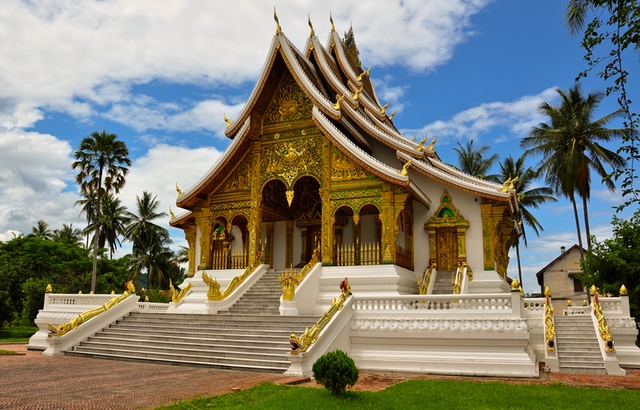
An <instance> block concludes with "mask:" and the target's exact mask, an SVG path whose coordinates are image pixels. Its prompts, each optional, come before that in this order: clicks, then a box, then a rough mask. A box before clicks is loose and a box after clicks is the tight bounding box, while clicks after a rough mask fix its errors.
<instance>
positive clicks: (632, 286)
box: [578, 210, 640, 318]
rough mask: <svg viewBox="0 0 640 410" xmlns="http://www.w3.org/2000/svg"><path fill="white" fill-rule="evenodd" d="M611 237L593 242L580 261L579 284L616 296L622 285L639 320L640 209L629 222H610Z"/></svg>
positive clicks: (616, 220)
mask: <svg viewBox="0 0 640 410" xmlns="http://www.w3.org/2000/svg"><path fill="white" fill-rule="evenodd" d="M611 224H612V226H613V229H612V231H613V232H612V233H613V235H612V237H611V239H605V240H604V241H602V242H598V241H597V240H596V241H594V243H593V246H592V248H591V249H588V250H587V252H586V257H585V259H584V261H582V264H581V265H582V271H583V274H582V275H579V276H578V277H579V279H580V280H581V281H582V284H583V285H585V286H587V287H591V286H592V285H596V286H597V287H599V288H600V289H601V291H602V292H603V293H611V294H614V295H617V294H618V293H619V291H620V287H621V286H622V285H625V286H626V288H627V290H628V292H629V304H630V308H631V316H633V317H636V318H637V317H640V252H638V249H640V210H638V211H636V212H635V213H634V214H633V216H632V217H631V218H629V220H623V219H620V218H618V217H616V216H614V217H613V221H612V222H611Z"/></svg>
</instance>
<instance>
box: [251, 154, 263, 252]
mask: <svg viewBox="0 0 640 410" xmlns="http://www.w3.org/2000/svg"><path fill="white" fill-rule="evenodd" d="M260 157H261V156H260V142H254V143H253V147H252V151H251V171H252V172H251V198H252V199H251V210H250V215H249V265H251V264H252V263H259V262H260V261H259V258H262V257H264V255H260V252H261V251H262V249H259V248H260V238H261V228H262V186H261V185H260V175H261V173H260V159H261V158H260Z"/></svg>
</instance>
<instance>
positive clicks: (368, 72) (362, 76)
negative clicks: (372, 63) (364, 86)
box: [357, 67, 371, 82]
mask: <svg viewBox="0 0 640 410" xmlns="http://www.w3.org/2000/svg"><path fill="white" fill-rule="evenodd" d="M369 74H371V67H369V68H367V69H366V70H365V71H363V72H361V73H360V75H359V76H358V78H357V80H358V81H359V82H362V79H363V78H364V76H365V75H366V76H368V75H369Z"/></svg>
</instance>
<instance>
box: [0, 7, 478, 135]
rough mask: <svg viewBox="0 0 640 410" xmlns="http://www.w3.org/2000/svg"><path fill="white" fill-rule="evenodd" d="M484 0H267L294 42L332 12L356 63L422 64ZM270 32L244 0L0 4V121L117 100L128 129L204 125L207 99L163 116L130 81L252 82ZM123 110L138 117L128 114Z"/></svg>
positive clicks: (463, 33) (440, 54) (442, 50)
mask: <svg viewBox="0 0 640 410" xmlns="http://www.w3.org/2000/svg"><path fill="white" fill-rule="evenodd" d="M488 2H489V1H488V0H405V1H402V2H388V1H386V0H371V1H367V2H364V3H363V2H344V1H338V0H332V1H327V2H312V1H309V0H307V1H290V0H278V1H276V2H275V5H276V6H277V7H278V15H279V20H280V23H281V25H282V27H283V29H284V31H285V33H286V34H287V35H288V36H289V38H290V39H292V41H294V42H295V43H296V44H297V45H298V46H299V47H302V45H303V44H304V41H305V40H306V38H307V36H308V30H309V29H308V26H307V18H306V16H307V13H309V14H310V15H311V17H312V19H313V22H314V26H315V28H316V33H318V35H320V36H324V35H326V34H328V32H329V30H330V23H329V12H330V11H331V10H332V11H333V16H334V20H335V25H336V28H337V30H339V31H341V32H343V31H346V30H347V29H348V27H349V25H350V24H351V22H353V24H354V29H355V33H356V41H357V44H358V46H359V47H360V50H361V59H362V60H363V61H364V62H365V64H367V65H392V64H393V65H404V66H408V67H410V68H411V69H413V70H417V71H420V70H428V69H431V68H433V67H435V66H437V65H439V64H442V63H444V62H446V61H447V60H448V59H449V58H450V57H451V55H452V53H453V49H454V48H455V46H456V45H457V44H459V43H460V42H461V41H464V39H465V38H466V37H467V36H468V35H469V34H470V31H469V30H470V27H471V23H470V17H471V16H472V15H474V14H475V13H477V12H478V11H479V10H481V9H482V7H484V6H485V5H486V4H487V3H488ZM274 29H275V23H274V21H273V19H272V9H271V5H270V4H269V5H267V4H261V5H259V6H258V5H257V4H256V2H254V1H251V0H238V1H234V2H219V1H218V2H179V1H171V0H165V1H160V0H154V1H136V2H131V1H128V0H113V1H108V2H105V1H97V0H87V1H82V2H78V1H74V0H58V1H54V2H49V1H39V0H34V1H29V2H24V1H19V0H7V1H4V2H3V5H2V8H1V9H0V39H4V40H5V41H2V45H3V46H2V49H1V51H0V94H2V95H3V98H5V100H4V101H5V102H6V104H4V105H7V106H6V107H5V109H2V107H1V106H2V105H3V104H0V124H3V126H4V127H5V128H14V127H19V128H27V127H30V126H32V125H33V124H34V123H35V122H36V121H37V120H39V119H41V118H42V113H41V112H40V109H42V108H45V109H47V110H54V111H61V112H65V113H68V114H70V115H72V116H74V117H76V118H79V119H81V120H84V121H86V120H88V118H90V117H91V116H93V115H96V112H98V111H103V109H104V108H107V109H108V108H109V105H110V104H116V105H115V106H114V107H112V109H111V111H110V115H111V116H113V117H114V118H118V119H120V120H121V121H123V123H125V124H131V125H132V126H134V127H143V126H148V127H161V126H163V125H165V124H166V125H168V126H172V124H173V126H178V125H177V124H179V123H189V122H190V121H189V120H191V119H195V120H196V121H195V122H196V125H195V126H197V127H205V128H206V127H209V126H210V125H211V124H212V120H211V119H209V118H203V117H202V116H201V115H199V114H201V112H200V111H199V110H203V111H205V112H209V111H208V109H210V108H213V107H207V106H206V105H207V104H211V103H212V101H209V102H207V101H205V102H203V105H204V106H202V107H198V106H195V107H192V109H191V111H190V112H187V113H185V115H184V116H183V117H184V118H183V117H181V116H177V117H176V118H173V121H168V123H167V121H166V120H165V116H163V115H162V114H166V112H163V110H161V111H160V112H156V111H153V110H145V109H143V108H142V107H145V106H146V105H145V104H144V103H141V102H139V101H134V105H131V101H132V99H134V97H132V96H131V95H130V94H131V87H132V86H134V85H137V84H145V83H148V82H149V81H151V80H160V81H163V82H167V83H178V84H199V85H203V84H208V85H218V86H219V85H224V86H231V87H234V86H237V85H239V84H242V83H244V82H252V81H253V80H254V79H255V77H256V76H257V74H258V72H259V70H260V69H261V67H262V64H263V59H264V57H265V52H266V50H267V49H268V44H269V42H270V41H271V38H272V36H273V33H274ZM124 109H127V110H128V109H131V110H133V112H132V113H131V114H136V116H139V117H140V118H141V119H140V120H137V121H134V120H132V119H131V115H127V113H124V112H122V110H124ZM164 110H165V111H169V110H168V109H166V108H165V109H164ZM218 115H219V114H218V113H216V116H215V118H217V116H218ZM127 119H128V120H127ZM213 122H214V123H215V121H213ZM136 129H139V128H136Z"/></svg>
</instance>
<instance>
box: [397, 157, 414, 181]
mask: <svg viewBox="0 0 640 410" xmlns="http://www.w3.org/2000/svg"><path fill="white" fill-rule="evenodd" d="M412 163H413V158H409V161H407V162H405V163H404V166H403V167H402V171H400V172H399V174H400V175H402V176H403V177H406V176H407V175H409V167H411V164H412Z"/></svg>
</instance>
